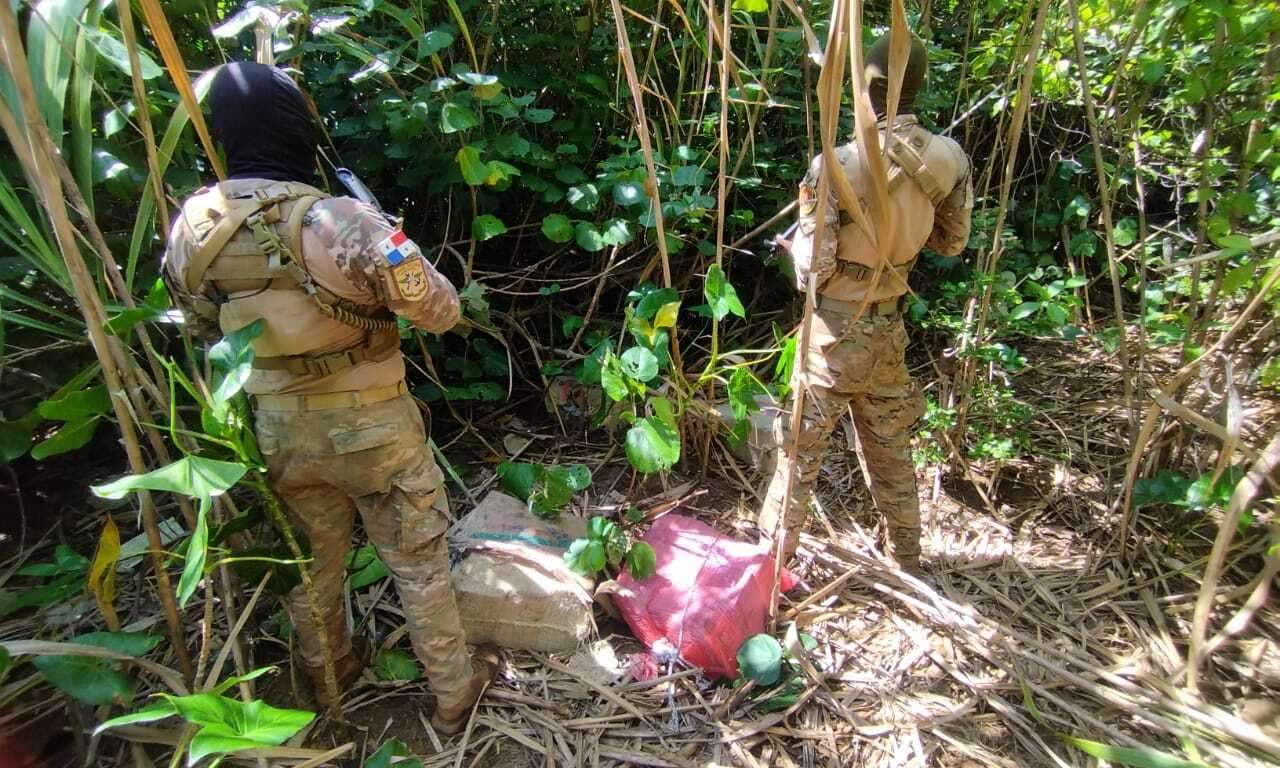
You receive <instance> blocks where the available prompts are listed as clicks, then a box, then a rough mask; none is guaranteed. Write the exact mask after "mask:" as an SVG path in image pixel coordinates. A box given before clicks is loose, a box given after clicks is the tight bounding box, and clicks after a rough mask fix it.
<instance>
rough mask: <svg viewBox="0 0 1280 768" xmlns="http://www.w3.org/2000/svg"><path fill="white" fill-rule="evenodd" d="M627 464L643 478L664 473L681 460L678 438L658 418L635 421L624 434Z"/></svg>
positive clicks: (677, 435)
mask: <svg viewBox="0 0 1280 768" xmlns="http://www.w3.org/2000/svg"><path fill="white" fill-rule="evenodd" d="M625 447H626V452H627V460H628V461H630V462H631V466H633V467H635V468H636V470H637V471H639V472H641V473H642V474H646V475H648V474H652V473H654V472H665V471H667V470H668V469H671V468H672V467H673V466H675V463H676V462H677V461H679V460H680V435H679V433H678V432H676V431H675V430H674V429H672V428H671V426H670V425H669V424H667V423H666V422H664V421H663V420H661V419H659V418H654V417H652V416H646V417H645V418H642V419H637V420H636V423H635V424H634V425H633V426H632V427H631V428H630V429H628V430H627V438H626V445H625Z"/></svg>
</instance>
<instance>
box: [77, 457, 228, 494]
mask: <svg viewBox="0 0 1280 768" xmlns="http://www.w3.org/2000/svg"><path fill="white" fill-rule="evenodd" d="M246 471H248V467H246V466H245V465H243V464H238V463H236V462H231V461H218V460H216V459H206V458H203V457H201V456H184V457H183V458H181V459H179V460H177V461H175V462H173V463H172V464H169V465H166V466H163V467H161V468H160V469H157V470H153V471H151V472H148V473H146V474H144V475H126V476H124V477H122V478H120V479H119V480H115V481H112V482H110V483H106V484H105V485H95V486H93V487H92V490H93V492H94V493H95V494H97V495H98V496H101V497H102V498H104V499H122V498H124V497H125V496H126V495H128V494H130V493H134V492H136V491H140V490H149V491H168V492H170V493H181V494H184V495H187V496H191V497H193V498H197V499H201V498H205V497H210V496H217V495H219V494H222V493H225V492H226V491H227V489H229V488H231V487H232V486H233V485H235V484H236V483H238V482H240V478H241V477H244V473H245V472H246Z"/></svg>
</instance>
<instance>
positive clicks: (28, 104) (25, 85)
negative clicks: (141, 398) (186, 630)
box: [0, 3, 193, 679]
mask: <svg viewBox="0 0 1280 768" xmlns="http://www.w3.org/2000/svg"><path fill="white" fill-rule="evenodd" d="M0 47H2V48H3V51H4V58H5V65H6V67H7V68H8V70H9V75H10V77H11V78H12V80H13V82H14V85H15V87H16V89H17V92H18V97H19V104H20V106H21V110H22V115H21V119H22V120H23V121H24V122H25V125H26V135H25V136H22V135H14V134H12V133H11V134H10V135H9V141H10V143H11V144H12V145H13V146H15V147H17V146H24V145H25V147H26V148H28V149H29V152H28V154H27V155H26V156H27V157H29V158H30V160H31V162H32V165H33V167H32V168H31V171H32V175H33V181H34V182H36V183H37V184H38V186H39V188H40V192H41V197H42V199H43V200H44V204H45V206H44V207H45V212H46V213H47V215H48V216H49V221H50V223H51V225H52V227H53V231H54V237H55V239H56V241H57V243H58V248H59V250H60V251H61V253H62V258H63V260H64V261H65V263H66V266H67V271H68V274H69V275H70V277H71V281H72V288H73V290H74V291H75V294H76V299H77V303H78V305H79V307H80V312H81V314H82V316H83V317H84V321H85V326H86V328H87V329H88V332H89V340H90V342H91V344H92V345H93V349H94V352H95V353H96V354H97V356H98V360H99V362H100V363H101V364H102V375H103V379H104V380H105V382H106V385H107V390H108V391H109V392H110V394H111V407H112V410H113V411H114V412H115V416H116V420H117V422H118V423H119V426H120V436H121V438H122V439H123V441H124V445H125V452H126V454H127V455H128V459H129V466H130V468H131V469H132V470H133V472H134V473H136V474H142V473H145V472H146V471H147V464H146V460H145V458H144V457H143V454H142V449H141V447H140V446H139V444H138V435H137V424H136V422H135V420H134V416H133V412H132V410H131V409H130V407H129V405H130V403H129V397H128V394H127V393H126V391H125V388H124V384H123V382H122V378H121V375H120V371H119V369H118V367H117V365H116V360H115V357H114V356H113V355H112V352H111V345H110V343H109V341H108V339H107V336H106V333H105V332H104V331H103V322H104V320H105V312H104V311H103V308H102V305H101V302H100V301H99V299H98V294H97V291H96V289H95V287H94V284H93V279H92V277H91V276H90V275H89V270H88V267H87V266H86V265H85V263H84V259H83V257H82V256H81V255H80V251H79V248H78V247H77V245H76V236H75V229H74V227H72V225H71V220H70V218H69V217H68V216H67V210H66V207H65V205H64V204H63V193H62V184H61V180H60V179H59V177H58V174H57V172H56V171H54V170H53V167H52V163H51V161H50V157H51V156H52V154H53V147H52V141H51V140H50V138H49V133H48V127H47V126H46V125H45V124H44V122H43V121H42V119H41V118H40V113H39V110H38V108H37V107H36V98H35V92H34V89H33V86H32V83H31V74H30V72H29V71H28V70H27V67H26V56H25V52H24V49H23V46H22V40H21V36H20V33H19V29H18V19H17V17H16V16H15V15H14V12H13V8H12V7H11V6H10V5H9V4H8V3H0ZM8 127H9V126H8V125H6V128H8ZM23 156H24V155H23V154H22V153H19V157H23ZM138 497H139V503H140V505H141V508H142V519H143V527H144V529H145V530H146V533H147V540H148V544H149V546H150V549H151V557H152V562H153V564H154V566H155V572H156V585H157V592H158V593H159V597H160V604H161V607H162V609H163V612H164V615H165V622H166V624H167V625H168V629H169V639H170V642H171V643H172V644H173V650H174V653H175V654H176V655H177V657H178V662H179V664H180V666H181V667H182V670H183V673H184V674H185V675H186V676H187V678H188V679H191V676H192V673H193V668H192V666H191V658H190V656H189V654H188V653H187V647H186V638H185V636H184V634H183V631H182V624H181V621H180V619H179V617H178V609H177V604H176V602H175V601H174V594H173V588H172V586H171V585H170V582H169V574H168V571H166V570H165V567H164V560H163V556H162V548H163V543H162V541H161V539H160V531H159V526H158V524H157V520H156V510H155V505H154V503H153V501H152V499H151V495H150V494H149V493H147V492H145V491H143V492H140V493H139V494H138Z"/></svg>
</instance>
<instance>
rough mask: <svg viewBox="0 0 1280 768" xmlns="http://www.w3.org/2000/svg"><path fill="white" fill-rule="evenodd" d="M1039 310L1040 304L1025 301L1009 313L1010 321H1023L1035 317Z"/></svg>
mask: <svg viewBox="0 0 1280 768" xmlns="http://www.w3.org/2000/svg"><path fill="white" fill-rule="evenodd" d="M1039 309H1040V302H1038V301H1024V302H1022V303H1021V304H1019V305H1018V306H1016V307H1014V308H1013V311H1012V312H1010V313H1009V319H1010V320H1022V319H1024V318H1027V317H1030V316H1032V315H1034V314H1035V313H1036V312H1037V311H1039Z"/></svg>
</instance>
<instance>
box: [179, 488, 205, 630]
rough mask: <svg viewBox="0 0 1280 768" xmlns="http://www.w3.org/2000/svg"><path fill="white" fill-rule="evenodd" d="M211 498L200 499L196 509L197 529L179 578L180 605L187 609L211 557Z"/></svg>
mask: <svg viewBox="0 0 1280 768" xmlns="http://www.w3.org/2000/svg"><path fill="white" fill-rule="evenodd" d="M209 504H210V501H209V498H208V497H203V498H201V499H200V505H199V507H198V508H197V509H196V529H195V530H194V531H192V532H191V540H190V541H188V542H187V559H186V563H185V564H184V565H183V566H182V576H181V577H179V578H178V605H179V606H180V607H182V608H186V607H187V601H188V600H190V599H191V596H192V595H194V594H195V593H196V587H198V586H199V585H200V579H202V578H204V564H205V561H206V560H207V559H208V557H209V509H208V508H209Z"/></svg>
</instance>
